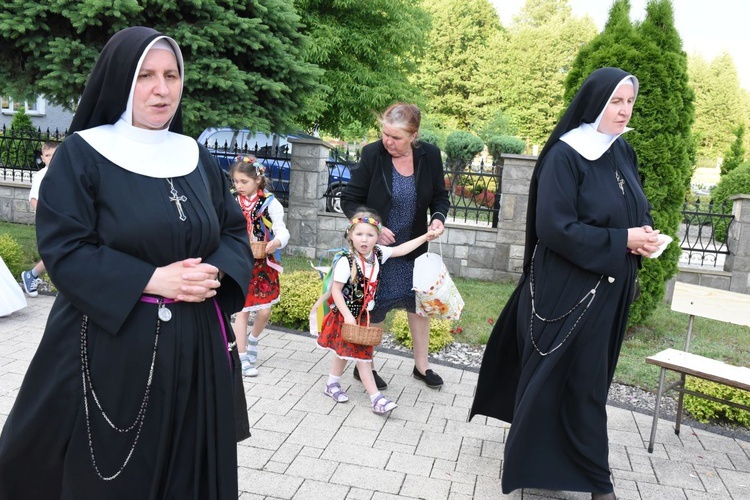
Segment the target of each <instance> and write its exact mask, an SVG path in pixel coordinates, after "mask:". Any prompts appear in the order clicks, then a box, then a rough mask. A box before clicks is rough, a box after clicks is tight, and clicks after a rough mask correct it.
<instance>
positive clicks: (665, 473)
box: [651, 458, 705, 491]
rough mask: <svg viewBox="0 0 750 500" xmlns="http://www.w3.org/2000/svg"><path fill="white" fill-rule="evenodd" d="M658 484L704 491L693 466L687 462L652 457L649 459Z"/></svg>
mask: <svg viewBox="0 0 750 500" xmlns="http://www.w3.org/2000/svg"><path fill="white" fill-rule="evenodd" d="M651 463H652V464H653V467H654V472H655V473H656V479H657V480H658V481H659V484H661V485H664V486H675V487H677V488H684V489H690V490H696V491H705V488H704V486H703V483H702V482H701V480H700V478H699V477H698V476H699V475H698V471H696V470H695V466H694V465H693V464H691V463H687V462H673V461H669V460H661V459H658V458H654V459H653V460H651Z"/></svg>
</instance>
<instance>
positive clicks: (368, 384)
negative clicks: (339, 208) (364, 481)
mask: <svg viewBox="0 0 750 500" xmlns="http://www.w3.org/2000/svg"><path fill="white" fill-rule="evenodd" d="M382 230H383V225H382V224H381V222H380V217H379V216H378V214H377V213H376V212H375V211H374V210H370V209H367V208H364V207H360V208H359V209H358V210H357V211H356V213H355V214H354V215H353V216H352V218H351V220H350V222H349V228H348V229H347V230H346V240H347V241H348V242H349V250H348V251H347V252H346V253H345V254H344V256H345V257H346V258H340V259H338V260H337V261H336V262H335V263H334V265H333V269H332V271H331V272H332V273H333V274H332V276H333V281H332V283H331V289H330V297H331V299H332V300H329V302H332V303H331V304H330V307H331V310H330V312H329V313H328V314H327V315H326V316H325V318H324V319H323V327H322V329H321V332H320V334H319V335H318V346H319V347H322V348H323V349H328V350H331V351H333V352H334V354H335V355H336V356H334V358H333V360H332V362H331V373H330V374H329V375H328V381H327V382H326V386H325V389H324V390H323V392H324V393H325V394H326V395H328V396H330V397H331V398H332V399H333V400H334V401H336V402H337V403H345V402H346V401H349V396H347V394H346V392H345V391H344V389H343V388H342V387H341V382H340V381H341V374H342V373H343V372H344V368H346V362H347V361H348V360H350V361H355V362H356V365H357V369H358V371H359V376H360V379H361V380H362V384H363V385H364V386H365V390H366V391H367V393H368V394H369V395H370V401H371V403H372V411H373V412H375V413H377V414H379V415H383V414H386V413H388V412H390V411H391V410H393V409H394V408H396V406H397V405H396V403H394V402H393V401H391V400H389V399H388V398H386V397H385V396H383V395H382V394H380V392H379V391H378V388H377V386H376V385H375V378H374V377H373V374H372V351H373V347H372V346H366V345H359V344H352V343H350V342H347V341H345V340H344V339H343V338H342V336H341V328H342V326H343V325H344V323H346V324H349V325H356V324H357V321H358V319H357V318H359V324H360V325H366V324H367V316H368V315H369V311H370V310H372V308H373V307H375V294H376V292H377V288H378V271H379V270H380V265H381V264H382V263H383V262H385V261H387V260H388V259H389V258H391V257H400V256H402V255H406V254H408V253H409V252H411V251H412V250H414V249H415V248H417V247H419V246H420V245H422V244H423V243H425V242H426V241H430V240H433V239H435V238H437V237H438V236H439V234H438V233H437V232H436V231H429V232H427V233H426V234H423V235H421V236H418V237H416V238H414V239H412V240H409V241H407V242H405V243H402V244H401V245H398V246H395V247H387V246H382V245H377V244H376V243H377V241H378V237H379V236H380V232H381V231H382ZM327 294H328V292H327V293H326V294H324V296H323V297H321V299H322V300H327V299H328V296H327ZM363 308H364V310H365V311H366V314H364V315H362V314H360V312H361V311H362V309H363Z"/></svg>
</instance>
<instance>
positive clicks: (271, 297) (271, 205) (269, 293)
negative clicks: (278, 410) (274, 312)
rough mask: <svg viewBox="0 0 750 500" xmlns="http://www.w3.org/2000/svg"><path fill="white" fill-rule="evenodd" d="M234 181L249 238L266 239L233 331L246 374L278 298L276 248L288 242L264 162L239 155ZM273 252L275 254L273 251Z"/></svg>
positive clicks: (250, 372)
mask: <svg viewBox="0 0 750 500" xmlns="http://www.w3.org/2000/svg"><path fill="white" fill-rule="evenodd" d="M229 173H230V175H231V176H232V181H233V182H234V188H235V191H236V195H237V201H238V203H239V204H240V208H242V213H243V214H245V219H247V232H248V234H249V235H250V241H265V242H267V245H266V258H265V259H258V258H256V259H255V263H254V264H253V278H252V280H251V281H250V288H249V290H248V293H247V300H246V301H245V307H244V308H243V309H242V311H240V312H238V313H236V314H235V319H234V333H235V337H237V352H239V354H240V360H241V361H242V373H243V375H245V376H246V377H255V376H256V375H258V369H257V368H256V367H255V363H256V360H257V358H258V340H259V339H258V337H259V336H260V334H261V332H262V331H263V329H264V328H265V327H266V325H267V324H268V319H269V318H270V317H271V306H272V305H273V304H275V303H277V302H278V301H279V300H280V294H279V273H281V272H282V271H283V268H282V267H281V266H280V265H279V261H278V258H277V255H278V253H277V252H276V251H277V250H279V249H280V248H284V247H285V246H286V244H287V243H288V242H289V231H288V230H287V228H286V225H285V224H284V208H283V207H282V206H281V203H279V201H278V200H277V199H276V198H275V197H274V196H273V194H271V193H266V192H264V191H263V189H264V188H265V187H266V178H265V176H264V174H265V166H264V165H263V164H262V163H260V162H259V161H258V160H256V159H255V158H254V157H252V156H240V157H238V158H237V160H236V161H235V162H234V163H233V164H232V166H231V167H230V169H229ZM275 253H276V255H274V254H275ZM251 311H255V321H253V328H252V332H251V335H250V337H249V338H248V335H247V322H248V318H249V316H250V312H251Z"/></svg>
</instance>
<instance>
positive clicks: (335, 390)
mask: <svg viewBox="0 0 750 500" xmlns="http://www.w3.org/2000/svg"><path fill="white" fill-rule="evenodd" d="M323 392H325V393H326V395H327V396H331V398H332V399H333V400H334V401H336V402H337V403H346V402H347V401H349V396H347V395H346V392H344V389H342V388H341V384H339V383H338V382H334V383H332V384H328V385H326V388H325V390H324V391H323Z"/></svg>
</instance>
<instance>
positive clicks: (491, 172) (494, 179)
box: [445, 160, 502, 227]
mask: <svg viewBox="0 0 750 500" xmlns="http://www.w3.org/2000/svg"><path fill="white" fill-rule="evenodd" d="M445 187H446V189H448V191H449V193H450V209H449V211H448V220H449V221H451V222H458V223H464V224H472V225H478V226H487V227H497V222H498V214H499V212H500V194H501V193H502V167H500V166H495V165H485V163H484V160H482V161H481V162H480V163H479V165H468V166H466V165H461V164H452V163H451V162H450V161H447V162H446V164H445Z"/></svg>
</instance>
